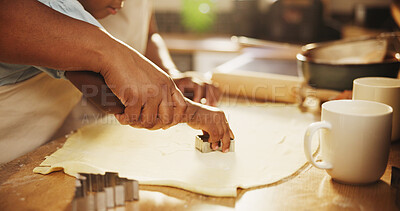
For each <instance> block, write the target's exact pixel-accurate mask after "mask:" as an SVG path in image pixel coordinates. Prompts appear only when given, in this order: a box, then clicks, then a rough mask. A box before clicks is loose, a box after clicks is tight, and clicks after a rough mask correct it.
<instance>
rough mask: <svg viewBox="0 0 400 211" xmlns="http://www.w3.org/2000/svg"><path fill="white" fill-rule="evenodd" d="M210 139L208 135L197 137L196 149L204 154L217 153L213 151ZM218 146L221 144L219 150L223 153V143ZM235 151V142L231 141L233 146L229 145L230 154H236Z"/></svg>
mask: <svg viewBox="0 0 400 211" xmlns="http://www.w3.org/2000/svg"><path fill="white" fill-rule="evenodd" d="M209 138H210V136H208V135H198V136H196V142H195V147H196V149H197V150H199V151H200V152H202V153H207V152H212V151H215V150H213V149H211V143H210V142H208V139H209ZM218 144H219V147H218V149H217V150H218V151H222V144H221V141H219V142H218ZM234 151H235V140H233V139H231V144H230V145H229V152H234Z"/></svg>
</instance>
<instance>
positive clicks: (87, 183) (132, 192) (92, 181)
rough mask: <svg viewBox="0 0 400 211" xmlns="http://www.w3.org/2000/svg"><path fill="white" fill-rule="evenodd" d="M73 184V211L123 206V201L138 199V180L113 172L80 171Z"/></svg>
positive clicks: (99, 209)
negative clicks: (101, 173) (87, 172)
mask: <svg viewBox="0 0 400 211" xmlns="http://www.w3.org/2000/svg"><path fill="white" fill-rule="evenodd" d="M75 186H76V187H75V196H74V200H73V201H72V210H73V211H79V210H97V211H102V210H104V211H106V210H107V209H110V208H111V209H113V208H115V207H118V206H124V205H125V201H133V200H139V183H138V181H136V180H130V179H126V178H120V177H119V176H118V174H117V173H114V172H106V173H105V175H100V174H85V173H80V174H79V176H78V178H77V180H76V185H75Z"/></svg>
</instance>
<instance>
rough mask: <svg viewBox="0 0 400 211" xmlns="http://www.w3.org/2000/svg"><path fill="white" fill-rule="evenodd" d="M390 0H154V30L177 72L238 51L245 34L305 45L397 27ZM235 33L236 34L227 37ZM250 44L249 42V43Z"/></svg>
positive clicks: (215, 63) (201, 66) (215, 61)
mask: <svg viewBox="0 0 400 211" xmlns="http://www.w3.org/2000/svg"><path fill="white" fill-rule="evenodd" d="M391 3H392V1H391V0H168V1H165V0H155V1H154V7H155V14H156V19H157V23H158V30H159V32H160V33H161V34H162V35H163V37H164V38H165V40H166V43H167V46H168V48H169V49H170V51H171V54H172V57H173V60H174V61H175V62H176V64H177V66H178V68H179V69H180V70H182V71H188V70H195V71H200V72H206V71H210V70H212V69H213V68H214V67H216V66H218V65H220V64H222V63H224V62H226V61H228V60H230V59H232V58H234V57H235V56H237V55H239V54H240V50H241V49H242V47H243V43H241V42H238V40H235V38H237V37H239V36H245V37H248V38H256V39H257V40H256V41H258V40H262V41H265V40H267V41H276V42H283V43H291V44H297V45H304V44H307V43H313V42H322V41H330V40H337V39H341V38H349V37H358V36H365V35H377V34H379V33H381V32H388V31H398V27H397V25H396V24H395V22H394V21H393V18H392V16H391V12H390V5H391ZM232 36H235V37H232ZM248 44H250V45H252V44H253V43H248Z"/></svg>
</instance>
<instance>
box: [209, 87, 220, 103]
mask: <svg viewBox="0 0 400 211" xmlns="http://www.w3.org/2000/svg"><path fill="white" fill-rule="evenodd" d="M220 97H221V91H220V90H219V89H218V87H216V86H214V85H212V84H205V98H206V100H207V105H210V106H216V105H217V103H218V101H219V99H220Z"/></svg>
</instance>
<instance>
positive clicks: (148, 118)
mask: <svg viewBox="0 0 400 211" xmlns="http://www.w3.org/2000/svg"><path fill="white" fill-rule="evenodd" d="M157 113H158V105H157V104H154V103H153V104H145V105H144V106H143V109H142V113H141V116H140V126H141V127H143V128H147V129H150V128H153V127H154V126H155V125H156V123H157Z"/></svg>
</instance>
